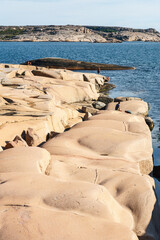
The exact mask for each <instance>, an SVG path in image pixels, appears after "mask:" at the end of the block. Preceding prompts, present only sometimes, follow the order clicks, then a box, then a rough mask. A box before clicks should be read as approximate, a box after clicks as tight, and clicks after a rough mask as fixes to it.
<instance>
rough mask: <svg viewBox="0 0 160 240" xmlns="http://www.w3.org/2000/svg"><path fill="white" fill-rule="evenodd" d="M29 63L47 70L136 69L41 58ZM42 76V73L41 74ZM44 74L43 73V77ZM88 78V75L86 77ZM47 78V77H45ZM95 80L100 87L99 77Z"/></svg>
mask: <svg viewBox="0 0 160 240" xmlns="http://www.w3.org/2000/svg"><path fill="white" fill-rule="evenodd" d="M29 63H30V64H31V65H33V66H39V67H47V68H60V69H62V68H64V69H68V70H98V69H99V70H129V69H136V68H135V67H128V66H119V65H115V64H102V63H94V62H83V61H76V60H70V59H64V58H41V59H36V60H31V61H29ZM22 65H28V62H25V63H22ZM34 72H35V73H36V75H39V74H40V72H38V71H34ZM41 74H42V73H41ZM44 74H45V73H43V76H45V75H44ZM88 76H89V75H88ZM46 77H47V76H46ZM83 78H84V81H85V82H89V81H90V78H89V79H88V77H87V75H86V74H84V75H83ZM96 79H97V81H98V83H99V84H100V85H103V81H102V82H101V77H100V78H99V77H98V75H97V76H96Z"/></svg>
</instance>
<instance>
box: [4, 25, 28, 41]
mask: <svg viewBox="0 0 160 240" xmlns="http://www.w3.org/2000/svg"><path fill="white" fill-rule="evenodd" d="M23 33H24V31H23V30H22V29H20V28H11V27H9V28H5V29H4V30H2V29H1V30H0V38H1V39H3V40H5V39H10V38H12V37H15V36H17V35H20V34H23Z"/></svg>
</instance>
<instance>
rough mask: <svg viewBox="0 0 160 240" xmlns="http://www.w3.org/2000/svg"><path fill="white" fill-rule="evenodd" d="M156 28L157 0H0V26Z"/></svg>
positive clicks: (159, 23)
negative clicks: (68, 25) (70, 25)
mask: <svg viewBox="0 0 160 240" xmlns="http://www.w3.org/2000/svg"><path fill="white" fill-rule="evenodd" d="M66 24H73V25H100V26H121V27H132V28H150V27H151V28H156V29H157V30H158V31H160V0H0V25H66Z"/></svg>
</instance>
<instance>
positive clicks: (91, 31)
mask: <svg viewBox="0 0 160 240" xmlns="http://www.w3.org/2000/svg"><path fill="white" fill-rule="evenodd" d="M0 41H1V42H2V41H9V42H15V41H16V42H93V43H118V42H124V41H144V42H160V33H159V32H158V31H157V30H155V29H153V28H149V29H133V28H124V27H108V26H106V27H105V26H75V25H64V26H62V25H61V26H60V25H47V26H46V25H42V26H40V25H37V26H0Z"/></svg>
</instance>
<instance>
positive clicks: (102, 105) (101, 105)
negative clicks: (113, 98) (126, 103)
mask: <svg viewBox="0 0 160 240" xmlns="http://www.w3.org/2000/svg"><path fill="white" fill-rule="evenodd" d="M92 105H93V107H94V108H96V109H99V110H104V109H105V107H106V104H105V103H104V102H100V101H95V102H93V103H92Z"/></svg>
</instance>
